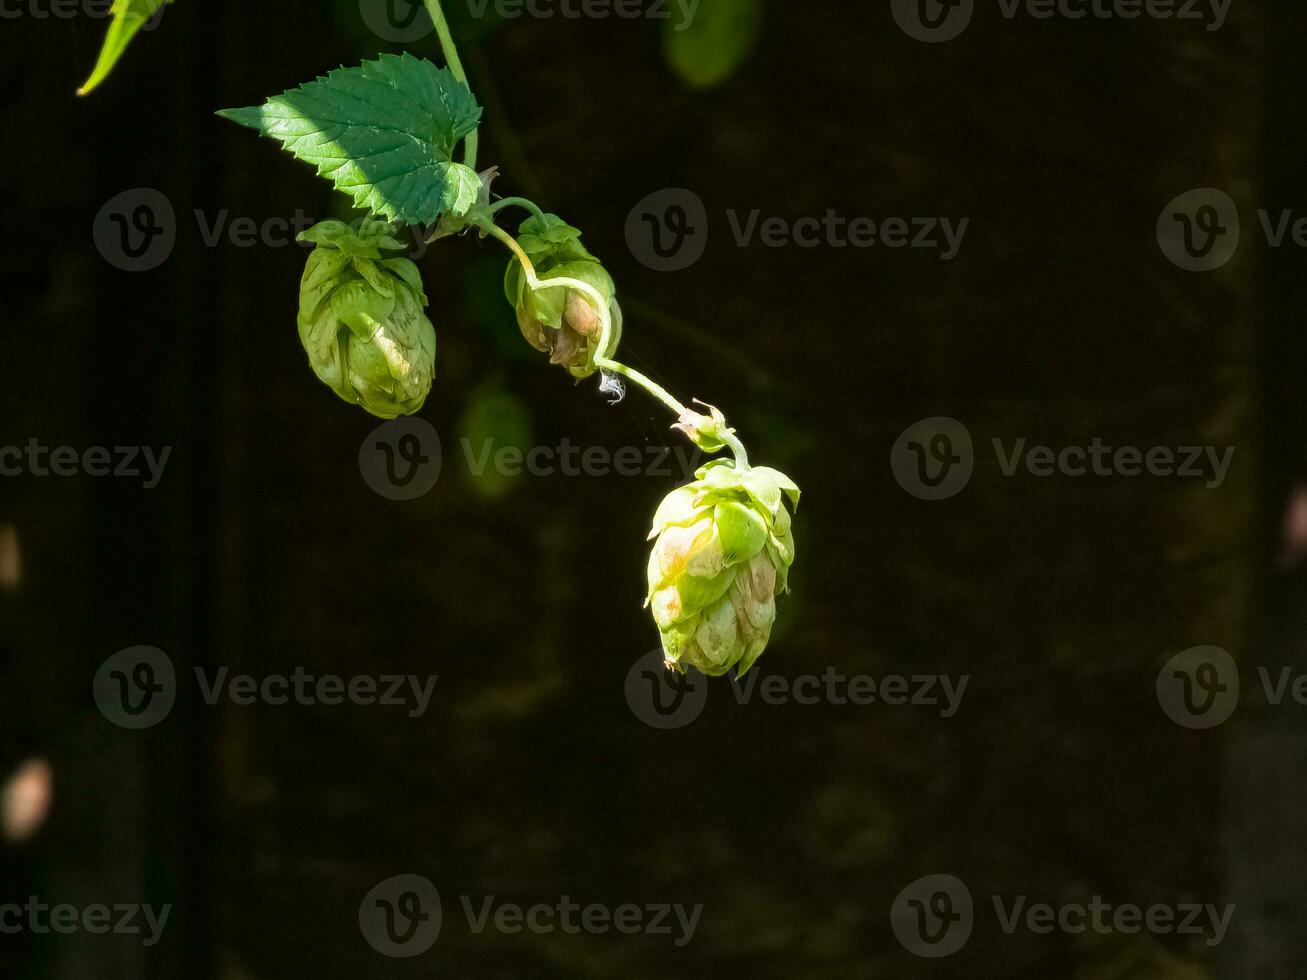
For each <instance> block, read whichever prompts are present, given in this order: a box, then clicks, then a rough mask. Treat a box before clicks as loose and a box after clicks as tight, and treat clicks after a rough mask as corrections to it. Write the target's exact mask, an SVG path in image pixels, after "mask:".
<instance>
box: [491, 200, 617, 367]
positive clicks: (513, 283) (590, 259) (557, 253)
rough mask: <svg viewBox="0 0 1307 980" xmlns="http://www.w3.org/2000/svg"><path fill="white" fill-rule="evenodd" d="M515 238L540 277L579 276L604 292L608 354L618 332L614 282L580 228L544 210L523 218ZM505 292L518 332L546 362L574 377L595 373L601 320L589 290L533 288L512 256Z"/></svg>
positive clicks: (560, 287)
mask: <svg viewBox="0 0 1307 980" xmlns="http://www.w3.org/2000/svg"><path fill="white" fill-rule="evenodd" d="M517 243H518V245H520V246H521V247H522V250H523V251H524V252H526V254H527V255H528V256H529V257H530V259H531V263H532V264H533V265H534V266H535V269H536V275H538V276H539V277H540V278H541V279H550V278H555V277H566V278H570V279H578V280H580V281H581V282H584V283H586V284H587V285H589V286H592V287H594V289H595V291H596V292H598V293H599V295H600V296H602V297H603V299H604V302H605V303H606V304H607V306H608V312H609V315H610V317H611V318H612V322H613V328H612V334H611V337H610V340H609V344H608V351H607V352H606V353H607V354H608V355H609V356H611V355H612V352H613V351H615V350H616V349H617V345H618V343H619V341H620V340H621V337H622V308H621V307H620V306H618V305H617V299H616V295H617V287H616V286H615V285H614V284H613V280H612V277H611V276H609V275H608V273H607V272H606V271H605V270H604V267H603V266H602V265H600V264H599V260H598V259H596V258H595V257H594V256H593V255H591V254H590V253H589V252H588V251H586V248H585V246H584V245H582V244H581V233H580V232H579V231H578V230H577V229H575V228H573V227H572V226H571V225H569V224H567V223H566V222H564V221H563V219H562V218H560V217H558V215H556V214H547V215H545V219H544V220H543V221H542V220H541V219H539V218H534V217H533V218H528V219H527V220H526V221H524V222H523V223H522V226H521V228H520V229H519V237H518V239H517ZM504 292H505V294H506V295H507V297H508V301H509V302H510V303H512V304H513V308H514V309H515V310H516V311H517V325H518V328H519V329H520V330H521V331H522V336H523V337H525V338H526V342H527V343H528V344H530V345H531V346H532V347H534V348H535V349H536V350H538V351H543V352H544V353H546V354H548V355H549V363H551V364H558V365H561V366H562V367H564V368H566V369H567V370H568V372H569V373H570V374H571V375H572V376H573V377H574V378H578V379H579V378H588V377H590V375H592V374H594V373H595V371H596V370H597V367H596V365H595V357H597V356H598V355H599V353H600V351H599V340H600V335H601V330H602V325H603V321H602V319H601V318H600V315H599V309H598V307H596V305H595V303H594V300H593V299H592V298H591V297H590V296H588V295H587V294H586V293H585V292H583V291H581V290H579V289H574V288H569V287H567V286H553V287H550V288H546V289H537V290H532V289H531V287H530V286H529V285H528V284H527V281H526V275H525V273H523V271H522V266H521V264H520V263H519V262H518V261H517V260H516V259H514V260H512V261H511V262H510V263H509V266H508V272H507V273H506V275H505V277H504Z"/></svg>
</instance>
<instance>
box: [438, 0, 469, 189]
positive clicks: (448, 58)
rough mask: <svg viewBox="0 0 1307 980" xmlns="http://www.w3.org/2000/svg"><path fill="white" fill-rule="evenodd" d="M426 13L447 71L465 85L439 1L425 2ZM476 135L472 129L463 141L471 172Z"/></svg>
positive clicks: (464, 160) (464, 161) (464, 159)
mask: <svg viewBox="0 0 1307 980" xmlns="http://www.w3.org/2000/svg"><path fill="white" fill-rule="evenodd" d="M425 2H426V5H427V13H428V14H429V15H430V16H431V23H433V24H435V25H436V36H437V37H439V38H440V50H441V52H442V53H443V54H444V56H445V63H446V64H447V65H449V70H450V71H451V72H452V73H453V75H454V77H455V78H456V79H458V80H459V81H460V82H462V83H463V84H464V85H467V86H468V88H469V89H471V87H472V86H471V85H469V84H468V80H467V72H466V71H464V70H463V62H462V61H461V60H460V59H459V57H458V46H457V45H456V44H454V36H453V35H452V34H450V33H449V21H447V20H446V19H445V11H444V9H443V8H442V7H441V6H440V0H425ZM477 134H478V130H477V129H474V130H472V132H470V133H468V134H467V137H466V138H465V139H464V140H463V163H464V164H465V165H466V166H468V167H470V168H471V169H472V170H475V169H476V168H477Z"/></svg>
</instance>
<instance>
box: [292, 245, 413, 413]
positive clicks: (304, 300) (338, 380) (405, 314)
mask: <svg viewBox="0 0 1307 980" xmlns="http://www.w3.org/2000/svg"><path fill="white" fill-rule="evenodd" d="M299 240H300V241H307V242H313V243H315V245H316V248H314V250H313V252H312V254H310V255H309V261H308V265H307V266H306V267H305V269H304V278H303V279H302V280H301V281H300V310H299V333H300V343H302V344H303V345H304V350H305V351H306V352H307V353H308V355H309V364H311V365H312V367H313V371H314V373H315V374H316V375H317V376H318V378H319V379H320V380H321V381H322V382H323V383H324V384H325V385H327V387H329V388H330V389H331V390H332V391H334V392H335V393H336V394H337V395H339V396H340V397H341V398H343V399H345V401H347V402H349V403H350V404H352V405H359V406H361V407H363V408H364V409H366V410H367V411H369V412H371V413H372V414H373V415H376V416H379V417H381V418H383V419H393V418H395V417H397V416H400V415H412V414H413V413H414V412H416V411H418V410H419V409H420V408H421V407H422V404H423V402H425V401H426V399H427V394H428V393H429V392H430V391H431V381H432V377H433V375H434V374H435V368H436V330H435V327H433V326H432V325H431V321H430V320H428V319H427V317H426V314H425V313H424V312H423V309H424V308H425V307H426V305H427V297H426V294H425V293H424V292H423V290H422V277H421V275H420V274H419V272H418V267H417V266H416V265H414V264H413V263H412V262H411V261H409V260H408V259H405V258H385V257H384V255H383V253H384V252H387V251H394V250H396V249H403V248H404V245H403V243H402V242H400V241H398V240H397V239H395V238H394V237H392V235H391V229H390V226H388V225H386V224H385V223H383V222H379V221H373V220H368V221H365V222H364V223H363V224H362V225H361V226H360V227H359V228H358V230H354V229H352V228H351V227H350V226H349V225H347V224H345V223H344V222H343V221H323V222H321V223H320V224H317V225H314V226H313V227H312V228H310V229H308V230H307V231H304V232H301V233H300V235H299Z"/></svg>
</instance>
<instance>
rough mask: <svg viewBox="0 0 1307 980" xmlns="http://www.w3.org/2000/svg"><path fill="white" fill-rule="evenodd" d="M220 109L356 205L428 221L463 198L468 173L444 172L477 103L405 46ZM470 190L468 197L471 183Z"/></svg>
mask: <svg viewBox="0 0 1307 980" xmlns="http://www.w3.org/2000/svg"><path fill="white" fill-rule="evenodd" d="M218 115H220V116H222V117H223V118H225V119H230V120H231V121H232V122H235V123H239V124H240V125H242V126H249V127H250V128H252V129H257V130H259V131H260V132H261V133H263V134H264V135H265V136H269V137H271V138H273V139H278V140H280V141H281V144H282V147H283V149H286V150H288V151H289V152H290V153H292V154H294V156H295V157H297V158H298V159H300V160H303V161H304V162H305V163H311V164H313V165H314V166H315V167H316V168H317V171H318V174H319V175H320V176H323V177H329V178H330V179H331V181H332V183H333V184H335V186H336V189H337V190H340V191H344V192H345V193H346V194H349V195H350V196H351V197H352V198H353V199H354V204H355V206H356V207H360V208H366V209H368V210H370V211H372V212H373V213H374V214H378V215H381V216H383V217H385V218H387V219H389V220H391V221H402V222H405V223H406V224H410V225H428V224H431V223H433V222H434V221H435V220H436V219H437V218H438V217H440V215H441V213H443V212H444V211H446V210H448V209H449V208H451V207H454V206H457V205H458V204H459V203H460V202H461V201H462V200H463V199H464V198H465V196H466V193H467V190H468V180H467V176H466V175H464V174H461V173H458V172H456V173H455V174H454V175H453V177H452V179H451V169H452V168H453V152H454V147H455V146H457V145H458V141H459V140H461V139H462V138H463V137H465V136H467V135H468V134H469V133H471V132H472V131H473V130H474V129H476V126H477V123H478V121H479V120H480V118H481V107H480V106H479V105H477V102H476V99H475V98H473V96H472V93H471V92H470V91H469V90H468V87H467V86H466V85H464V84H463V83H462V82H459V81H458V80H456V79H455V78H454V76H453V74H452V73H451V72H450V71H449V69H447V68H437V67H436V66H435V65H433V64H432V63H431V62H429V61H425V60H423V59H421V58H414V57H413V56H412V55H410V54H407V53H405V54H402V55H390V54H383V55H381V56H380V57H379V58H378V59H377V60H376V61H365V62H364V63H363V64H362V65H360V66H359V67H357V68H339V69H337V70H336V71H333V72H331V73H329V74H328V75H326V76H325V77H320V78H317V79H315V80H314V81H312V82H308V83H306V84H304V85H301V86H299V87H298V88H295V89H290V90H289V91H287V92H284V93H282V94H281V95H275V96H273V97H272V98H270V99H268V101H267V102H265V103H264V104H263V105H261V106H252V107H249V108H244V109H224V110H223V111H221V112H219V113H218ZM472 176H473V177H475V174H473V175H472ZM479 186H480V184H479V181H478V184H477V187H479ZM472 194H473V201H475V194H476V188H475V187H474V188H473V189H472Z"/></svg>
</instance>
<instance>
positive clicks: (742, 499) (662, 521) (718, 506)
mask: <svg viewBox="0 0 1307 980" xmlns="http://www.w3.org/2000/svg"><path fill="white" fill-rule="evenodd" d="M695 478H696V479H695V482H693V483H691V484H689V485H688V486H684V487H681V488H680V489H678V490H674V491H673V492H672V493H671V494H669V495H668V496H667V498H666V499H665V500H664V501H663V502H662V505H661V506H660V507H659V508H658V513H657V514H655V515H654V524H653V530H652V531H651V532H650V534H649V537H650V538H654V537H656V538H657V539H658V540H657V541H656V542H655V543H654V546H653V552H652V554H650V556H649V598H648V604H649V605H651V606H652V607H653V615H654V621H655V622H656V623H657V624H658V629H659V631H660V632H661V634H662V642H663V653H664V654H665V655H666V658H667V664H668V666H669V667H674V668H675V669H678V670H680V671H682V672H683V671H684V670H685V668H686V667H687V666H690V667H695V668H697V669H698V670H700V671H701V672H703V673H705V674H708V675H711V676H717V675H720V674H724V673H726V672H727V671H728V670H730V668H731V667H736V666H738V668H739V669H738V671H737V673H738V674H741V675H742V674H744V673H745V672H747V671H748V670H749V669H750V668H751V667H752V666H753V665H754V662H755V661H757V659H758V657H759V656H760V655H761V654H762V652H763V650H764V649H765V648H766V646H767V640H768V638H769V637H770V636H771V629H772V624H773V623H774V622H775V621H776V596H777V595H779V594H780V593H781V592H784V591H788V584H787V579H788V574H789V568H790V565H791V564H793V562H794V538H793V536H792V535H791V533H790V514H789V511H788V510H787V509H786V507H785V505H784V503H783V497H785V496H788V497H789V498H790V503H791V505H792V506H794V507H797V506H798V504H799V488H798V487H797V486H796V485H795V484H794V481H792V480H791V479H790V478H789V477H787V476H786V475H785V474H783V473H779V472H777V471H776V470H773V469H769V468H767V467H765V466H760V467H754V468H751V469H746V470H737V469H736V468H735V466H734V465H733V464H732V463H731V462H730V461H728V460H723V459H719V460H713V461H712V462H711V463H708V464H707V465H706V466H703V467H702V468H700V469H699V471H698V472H697V473H695Z"/></svg>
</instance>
